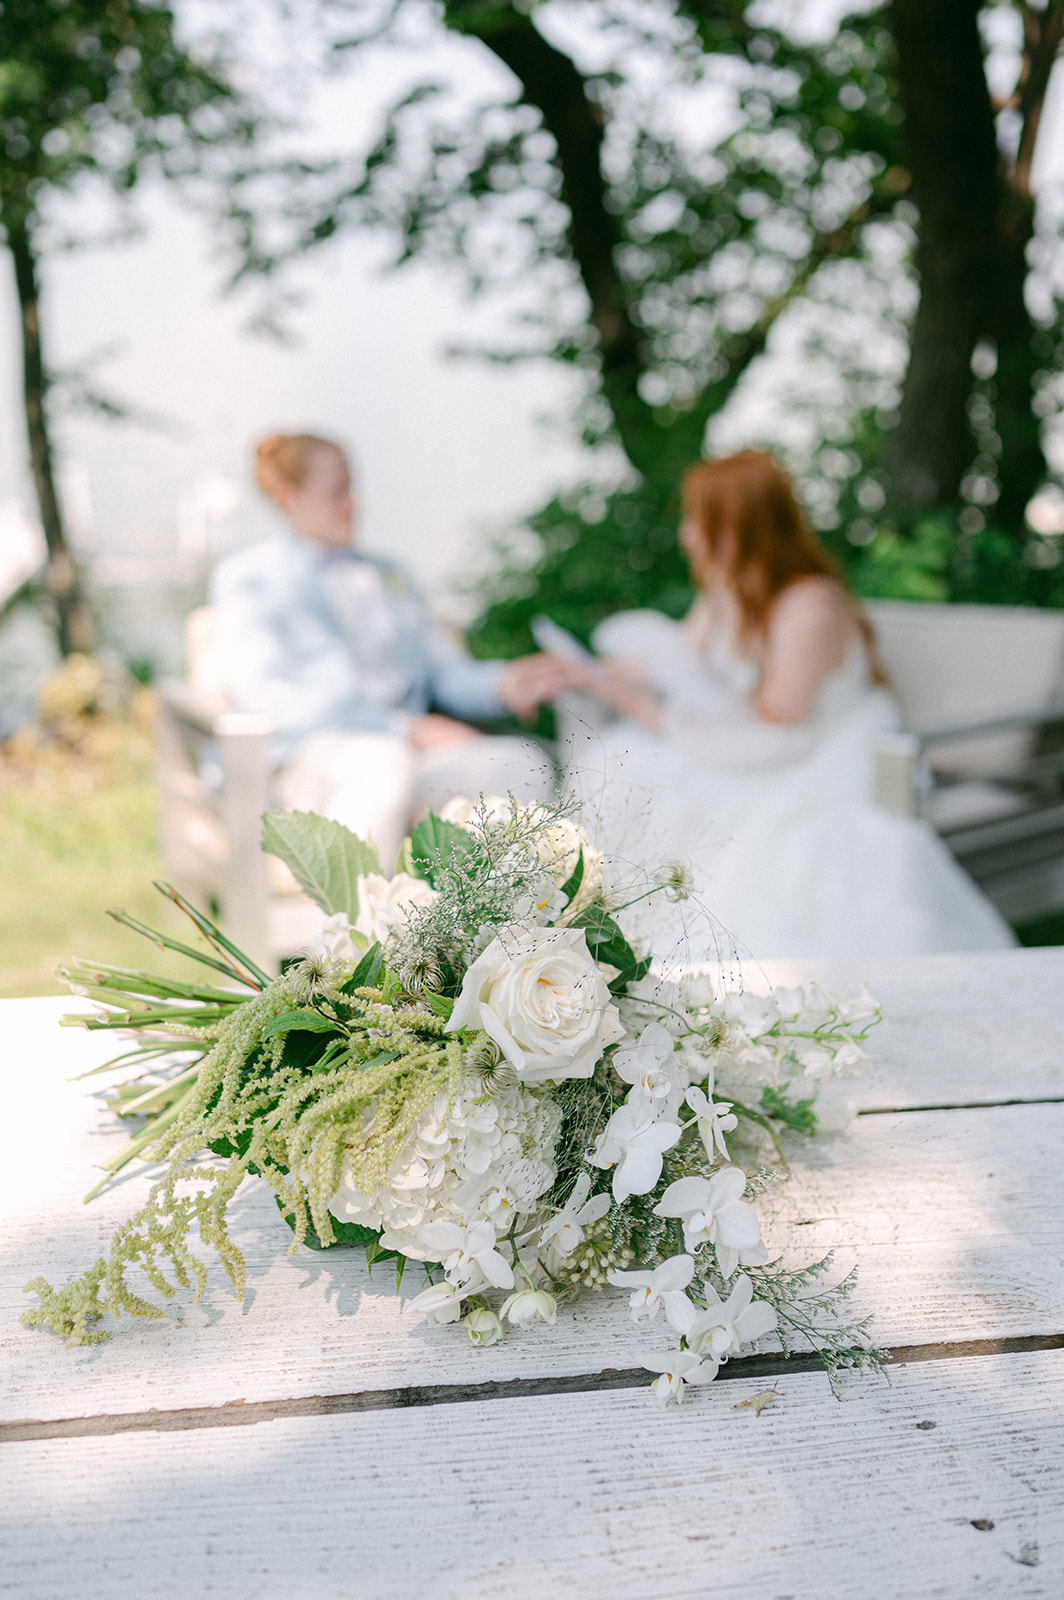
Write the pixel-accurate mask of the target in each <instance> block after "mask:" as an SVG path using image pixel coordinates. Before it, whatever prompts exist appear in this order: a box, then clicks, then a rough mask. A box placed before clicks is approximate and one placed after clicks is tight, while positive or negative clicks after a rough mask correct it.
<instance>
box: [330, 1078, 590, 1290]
mask: <svg viewBox="0 0 1064 1600" xmlns="http://www.w3.org/2000/svg"><path fill="white" fill-rule="evenodd" d="M560 1128H561V1111H560V1108H559V1107H558V1105H557V1104H556V1103H555V1101H554V1100H553V1099H552V1098H551V1097H549V1096H547V1095H544V1094H543V1093H542V1092H540V1091H537V1090H535V1089H530V1088H528V1087H526V1086H525V1085H523V1084H514V1085H512V1086H508V1087H506V1088H502V1089H499V1090H498V1091H496V1092H495V1093H493V1094H492V1095H491V1097H490V1099H485V1096H484V1085H483V1083H482V1082H481V1080H480V1079H479V1078H478V1077H475V1076H472V1075H471V1076H470V1077H469V1078H468V1079H467V1080H466V1081H465V1083H464V1084H463V1085H462V1088H461V1091H460V1092H459V1094H458V1095H457V1096H456V1098H455V1100H454V1103H453V1104H452V1105H451V1107H450V1110H448V1106H447V1095H446V1094H444V1093H441V1094H439V1095H437V1096H436V1099H435V1100H434V1102H433V1103H432V1105H431V1106H430V1107H429V1108H428V1110H427V1111H426V1112H425V1114H424V1115H423V1116H422V1118H421V1119H420V1121H419V1122H418V1124H417V1126H416V1127H415V1128H414V1129H413V1131H412V1132H411V1134H410V1135H409V1137H408V1138H407V1139H406V1141H405V1142H404V1144H403V1145H402V1147H401V1149H400V1150H399V1151H398V1153H397V1155H396V1157H395V1160H394V1161H393V1162H392V1165H391V1167H390V1168H389V1171H388V1173H387V1176H386V1177H385V1179H384V1181H383V1183H381V1184H380V1185H379V1186H378V1187H377V1188H376V1189H375V1190H374V1192H373V1193H372V1194H365V1193H364V1192H363V1191H362V1190H361V1189H359V1188H358V1186H357V1184H356V1183H355V1181H354V1178H353V1176H352V1172H351V1166H350V1162H349V1163H348V1165H347V1167H346V1168H345V1173H344V1178H343V1181H342V1182H341V1184H340V1187H339V1189H338V1190H337V1191H336V1193H335V1195H334V1196H333V1198H332V1200H331V1202H330V1206H329V1209H330V1210H331V1211H332V1214H333V1216H334V1217H336V1218H337V1219H338V1220H339V1221H341V1222H353V1223H357V1224H358V1225H359V1226H360V1227H364V1228H373V1229H375V1230H376V1229H383V1236H382V1239H381V1243H382V1244H383V1245H384V1247H385V1249H388V1250H399V1251H401V1252H402V1254H403V1255H405V1256H410V1257H411V1258H412V1259H414V1260H417V1261H431V1260H434V1259H437V1255H436V1252H435V1251H434V1250H433V1248H432V1245H431V1244H430V1243H429V1242H428V1241H426V1240H425V1239H424V1238H423V1237H422V1235H423V1231H424V1229H426V1228H429V1227H431V1226H432V1225H433V1224H436V1223H440V1222H449V1223H455V1224H457V1225H458V1226H459V1227H463V1228H465V1227H470V1226H472V1225H473V1224H475V1223H478V1222H490V1223H491V1226H492V1228H493V1229H494V1232H495V1236H496V1237H497V1238H499V1237H503V1236H505V1235H506V1234H507V1233H509V1231H510V1227H511V1224H512V1221H513V1219H514V1217H515V1216H527V1215H530V1214H533V1213H535V1211H536V1208H537V1201H538V1200H539V1199H540V1197H541V1196H542V1195H543V1194H544V1193H545V1192H546V1191H547V1190H548V1189H549V1188H550V1186H551V1184H552V1183H553V1182H554V1180H555V1177H556V1176H557V1169H556V1167H555V1164H554V1147H555V1144H556V1142H557V1138H558V1133H559V1130H560Z"/></svg>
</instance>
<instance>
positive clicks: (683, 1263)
mask: <svg viewBox="0 0 1064 1600" xmlns="http://www.w3.org/2000/svg"><path fill="white" fill-rule="evenodd" d="M694 1274H695V1263H694V1259H693V1257H691V1256H670V1257H669V1258H668V1260H667V1261H663V1262H662V1263H661V1266H660V1267H655V1268H654V1270H653V1271H652V1272H616V1271H615V1272H608V1273H607V1274H606V1277H607V1279H608V1280H609V1282H610V1283H612V1284H613V1286H614V1288H615V1289H627V1288H631V1291H632V1292H631V1295H630V1296H629V1299H628V1309H629V1311H630V1313H631V1317H632V1321H633V1322H639V1321H640V1319H641V1318H642V1317H648V1318H649V1319H650V1320H651V1321H653V1320H654V1318H655V1317H656V1316H657V1314H658V1312H659V1311H661V1310H664V1312H665V1315H666V1317H668V1319H669V1322H670V1323H671V1324H672V1326H673V1327H674V1328H676V1330H677V1332H682V1331H683V1328H682V1326H681V1324H682V1325H686V1323H687V1322H688V1321H689V1318H688V1312H691V1313H693V1312H694V1307H693V1306H692V1305H691V1302H690V1300H688V1298H687V1295H686V1293H685V1290H686V1289H687V1285H688V1284H689V1283H690V1282H691V1279H692V1278H693V1277H694Z"/></svg>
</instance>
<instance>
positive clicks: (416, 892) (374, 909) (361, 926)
mask: <svg viewBox="0 0 1064 1600" xmlns="http://www.w3.org/2000/svg"><path fill="white" fill-rule="evenodd" d="M435 898H436V891H435V889H433V888H432V887H431V885H430V884H427V883H426V882H425V880H424V879H423V878H412V877H411V876H410V874H409V873H408V872H397V873H396V874H395V877H394V878H382V877H381V876H380V874H379V873H377V872H371V873H368V874H367V875H366V877H364V878H362V877H360V878H359V880H358V919H357V921H356V922H355V931H356V932H357V933H362V934H365V936H366V938H367V939H368V940H369V941H370V943H372V942H373V941H374V940H375V939H380V940H381V941H382V942H383V941H384V940H385V939H387V937H388V935H389V934H390V933H391V932H392V930H393V929H394V928H402V927H404V926H405V924H406V913H407V908H408V907H411V908H412V907H414V906H428V905H431V904H432V902H433V900H435Z"/></svg>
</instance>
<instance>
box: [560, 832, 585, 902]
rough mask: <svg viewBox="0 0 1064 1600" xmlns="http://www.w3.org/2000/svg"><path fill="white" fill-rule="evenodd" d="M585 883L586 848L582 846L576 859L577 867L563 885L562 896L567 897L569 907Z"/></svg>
mask: <svg viewBox="0 0 1064 1600" xmlns="http://www.w3.org/2000/svg"><path fill="white" fill-rule="evenodd" d="M583 881H584V847H583V845H581V846H580V854H579V855H578V856H577V858H576V866H575V867H574V868H573V870H572V872H571V873H570V874H569V876H568V877H567V878H566V880H565V882H564V883H563V884H562V894H563V895H564V896H565V903H566V905H567V906H569V905H572V903H573V901H574V900H575V899H576V896H577V894H578V892H579V889H580V885H581V884H582V883H583Z"/></svg>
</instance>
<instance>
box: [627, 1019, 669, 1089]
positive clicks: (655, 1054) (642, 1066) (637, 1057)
mask: <svg viewBox="0 0 1064 1600" xmlns="http://www.w3.org/2000/svg"><path fill="white" fill-rule="evenodd" d="M674 1049H675V1040H674V1039H673V1037H672V1034H671V1033H668V1032H667V1031H666V1030H665V1029H664V1028H663V1027H662V1026H661V1023H660V1022H650V1023H648V1024H647V1026H646V1027H645V1028H644V1029H643V1031H642V1033H641V1034H640V1035H639V1039H638V1041H637V1042H636V1043H635V1044H630V1045H622V1046H621V1048H620V1049H619V1050H618V1051H617V1053H616V1055H615V1056H614V1058H613V1070H614V1071H615V1072H616V1074H617V1076H618V1077H619V1078H620V1079H621V1081H622V1082H623V1083H630V1084H631V1085H632V1087H633V1088H634V1089H635V1090H636V1091H637V1092H638V1094H640V1095H642V1096H644V1097H645V1098H646V1099H647V1100H650V1101H654V1100H664V1099H667V1098H668V1097H669V1096H670V1095H674V1094H675V1091H676V1089H677V1087H678V1085H677V1078H678V1075H679V1073H678V1069H679V1063H678V1062H676V1061H675V1057H674V1053H673V1052H674Z"/></svg>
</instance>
